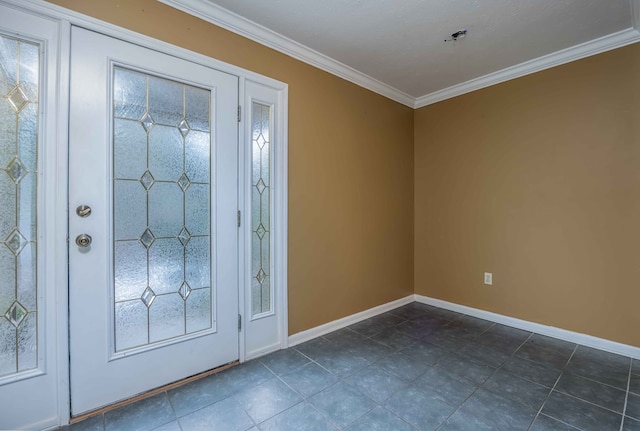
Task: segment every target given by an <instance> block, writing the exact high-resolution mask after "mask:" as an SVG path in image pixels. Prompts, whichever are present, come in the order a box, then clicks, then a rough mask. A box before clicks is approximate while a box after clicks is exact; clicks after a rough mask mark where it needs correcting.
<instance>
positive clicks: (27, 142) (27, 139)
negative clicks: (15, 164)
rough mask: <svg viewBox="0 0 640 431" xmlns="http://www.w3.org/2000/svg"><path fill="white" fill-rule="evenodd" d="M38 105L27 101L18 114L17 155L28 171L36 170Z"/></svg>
mask: <svg viewBox="0 0 640 431" xmlns="http://www.w3.org/2000/svg"><path fill="white" fill-rule="evenodd" d="M37 108H38V105H36V104H34V103H29V104H28V105H27V106H25V107H24V109H22V111H20V114H19V115H18V143H19V148H18V156H19V157H20V160H21V161H22V163H24V165H25V166H26V168H27V169H28V170H29V171H32V172H33V171H35V170H36V157H37V148H38V110H37Z"/></svg>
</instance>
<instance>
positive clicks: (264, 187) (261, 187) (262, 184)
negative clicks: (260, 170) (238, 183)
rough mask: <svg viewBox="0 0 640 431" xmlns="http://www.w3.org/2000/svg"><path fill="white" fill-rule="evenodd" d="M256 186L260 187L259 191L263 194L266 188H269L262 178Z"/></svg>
mask: <svg viewBox="0 0 640 431" xmlns="http://www.w3.org/2000/svg"><path fill="white" fill-rule="evenodd" d="M256 188H257V189H258V193H260V194H262V193H263V192H264V189H266V188H267V185H266V184H265V183H264V181H262V178H260V180H259V181H258V183H257V184H256Z"/></svg>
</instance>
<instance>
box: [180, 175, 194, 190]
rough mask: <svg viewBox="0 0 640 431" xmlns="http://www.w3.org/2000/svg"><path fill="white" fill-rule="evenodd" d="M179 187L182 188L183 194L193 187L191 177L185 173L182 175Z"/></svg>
mask: <svg viewBox="0 0 640 431" xmlns="http://www.w3.org/2000/svg"><path fill="white" fill-rule="evenodd" d="M178 185H179V186H180V188H181V189H182V191H183V192H186V191H187V189H188V188H189V186H190V185H191V181H190V180H189V177H188V176H187V174H184V173H183V174H182V175H180V178H178Z"/></svg>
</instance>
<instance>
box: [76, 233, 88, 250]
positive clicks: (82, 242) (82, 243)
mask: <svg viewBox="0 0 640 431" xmlns="http://www.w3.org/2000/svg"><path fill="white" fill-rule="evenodd" d="M76 245H77V246H78V247H83V248H84V247H89V246H90V245H91V236H89V235H87V234H86V233H83V234H80V235H78V236H77V237H76Z"/></svg>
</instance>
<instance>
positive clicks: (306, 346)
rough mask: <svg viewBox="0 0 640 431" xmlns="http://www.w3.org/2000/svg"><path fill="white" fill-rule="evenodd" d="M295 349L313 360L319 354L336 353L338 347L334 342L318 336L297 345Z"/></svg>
mask: <svg viewBox="0 0 640 431" xmlns="http://www.w3.org/2000/svg"><path fill="white" fill-rule="evenodd" d="M295 350H297V351H298V352H300V353H302V354H303V355H305V356H307V357H309V358H311V359H313V360H316V359H317V358H318V357H319V356H324V355H327V354H330V353H337V352H338V351H339V350H340V348H339V346H338V345H337V344H336V343H333V342H331V341H329V340H327V339H325V338H323V337H318V338H314V339H313V340H310V341H307V342H305V343H302V344H299V345H297V346H296V347H295Z"/></svg>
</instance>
